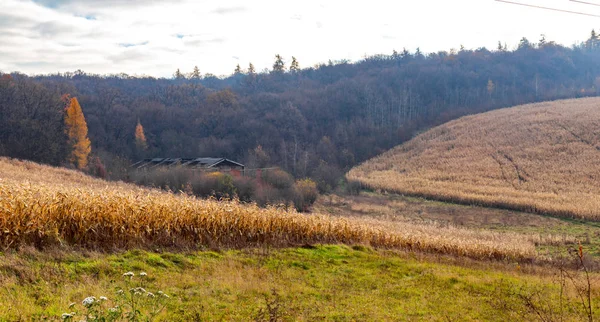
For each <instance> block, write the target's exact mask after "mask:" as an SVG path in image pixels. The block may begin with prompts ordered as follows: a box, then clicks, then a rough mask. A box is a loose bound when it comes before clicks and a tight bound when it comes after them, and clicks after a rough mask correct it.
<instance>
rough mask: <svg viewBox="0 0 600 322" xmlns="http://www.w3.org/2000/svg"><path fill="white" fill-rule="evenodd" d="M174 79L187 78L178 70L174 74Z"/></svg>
mask: <svg viewBox="0 0 600 322" xmlns="http://www.w3.org/2000/svg"><path fill="white" fill-rule="evenodd" d="M173 77H175V79H184V78H185V76H183V74H182V73H181V71H180V70H179V68H177V70H176V71H175V73H174V74H173Z"/></svg>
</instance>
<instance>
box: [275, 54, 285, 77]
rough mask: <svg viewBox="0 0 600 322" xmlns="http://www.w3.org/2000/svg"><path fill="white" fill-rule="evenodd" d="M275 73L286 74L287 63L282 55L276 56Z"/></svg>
mask: <svg viewBox="0 0 600 322" xmlns="http://www.w3.org/2000/svg"><path fill="white" fill-rule="evenodd" d="M273 72H275V73H283V72H285V62H284V61H283V58H282V57H281V55H279V54H277V55H275V63H273Z"/></svg>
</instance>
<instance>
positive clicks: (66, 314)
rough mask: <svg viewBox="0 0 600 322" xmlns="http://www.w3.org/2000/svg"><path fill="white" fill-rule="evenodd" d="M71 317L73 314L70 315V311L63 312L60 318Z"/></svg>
mask: <svg viewBox="0 0 600 322" xmlns="http://www.w3.org/2000/svg"><path fill="white" fill-rule="evenodd" d="M72 317H73V315H72V314H70V313H63V314H62V315H61V318H62V319H63V320H66V319H68V318H72Z"/></svg>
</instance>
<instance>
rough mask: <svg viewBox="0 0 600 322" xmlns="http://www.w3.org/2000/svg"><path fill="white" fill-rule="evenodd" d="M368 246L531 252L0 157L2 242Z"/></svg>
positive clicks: (501, 239)
mask: <svg viewBox="0 0 600 322" xmlns="http://www.w3.org/2000/svg"><path fill="white" fill-rule="evenodd" d="M316 243H319V244H348V245H357V244H360V245H366V246H371V247H378V248H386V249H409V250H417V251H425V252H432V253H444V254H454V255H460V256H467V257H471V258H480V259H512V260H517V261H532V260H535V259H536V252H535V247H534V244H533V242H532V241H531V240H530V237H529V236H527V235H518V234H502V233H496V232H489V231H479V232H472V231H468V230H461V229H458V228H454V227H437V226H431V225H417V224H412V223H406V224H405V225H396V226H395V227H394V229H393V230H388V229H386V228H385V225H381V224H379V223H378V222H377V221H372V220H369V221H365V220H360V219H345V218H339V217H330V216H323V215H318V214H314V215H302V214H298V213H296V212H294V211H288V210H283V209H278V208H268V209H262V208H259V207H257V206H255V205H247V204H240V203H238V202H235V201H231V202H217V201H214V200H200V199H196V198H194V197H189V196H186V195H184V194H172V193H167V192H161V191H158V190H151V189H143V188H139V187H136V186H132V185H128V184H123V183H108V182H105V181H102V180H96V179H93V178H90V177H87V176H84V175H82V174H79V173H77V172H74V171H70V170H65V169H54V168H50V167H46V166H41V165H37V164H34V163H30V162H22V161H15V160H7V159H2V160H0V245H1V246H2V247H4V248H17V247H20V246H35V247H37V248H44V247H50V246H77V247H84V248H88V249H97V250H115V249H117V250H118V249H126V248H131V247H141V248H146V249H156V248H175V249H182V248H184V249H187V248H190V249H219V248H236V249H240V248H246V247H260V246H265V245H266V246H269V247H288V246H300V245H306V244H316Z"/></svg>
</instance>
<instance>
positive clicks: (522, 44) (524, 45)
mask: <svg viewBox="0 0 600 322" xmlns="http://www.w3.org/2000/svg"><path fill="white" fill-rule="evenodd" d="M530 48H531V43H530V42H529V39H527V38H525V37H523V38H521V40H520V41H519V47H518V48H517V50H524V49H530Z"/></svg>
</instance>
